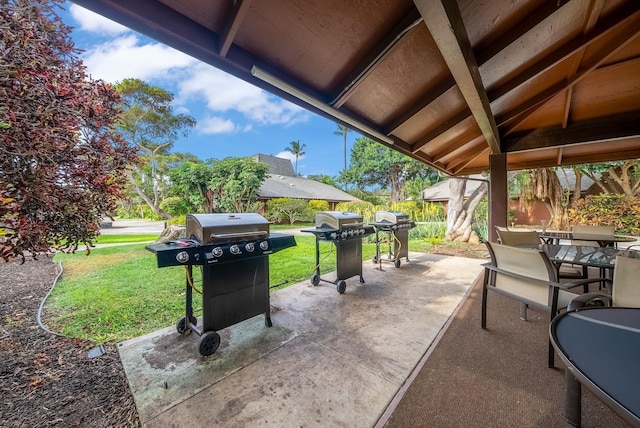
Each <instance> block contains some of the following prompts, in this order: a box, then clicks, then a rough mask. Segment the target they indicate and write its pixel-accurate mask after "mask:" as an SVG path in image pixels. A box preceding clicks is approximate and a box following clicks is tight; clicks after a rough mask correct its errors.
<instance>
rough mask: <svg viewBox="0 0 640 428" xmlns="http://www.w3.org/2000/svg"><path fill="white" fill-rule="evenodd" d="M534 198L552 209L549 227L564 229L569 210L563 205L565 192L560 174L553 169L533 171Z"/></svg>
mask: <svg viewBox="0 0 640 428" xmlns="http://www.w3.org/2000/svg"><path fill="white" fill-rule="evenodd" d="M531 186H532V188H533V196H534V197H535V198H537V199H539V200H540V201H543V202H544V203H546V204H547V205H548V206H549V207H550V210H549V211H550V212H551V221H550V222H549V227H551V228H554V229H563V228H564V226H565V223H566V217H567V216H566V214H567V209H566V207H565V204H563V203H562V202H563V196H564V191H563V190H562V186H561V185H560V180H559V179H558V174H556V172H555V171H554V170H553V169H551V168H537V169H534V170H532V171H531Z"/></svg>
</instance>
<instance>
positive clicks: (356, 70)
mask: <svg viewBox="0 0 640 428" xmlns="http://www.w3.org/2000/svg"><path fill="white" fill-rule="evenodd" d="M421 22H422V17H421V16H420V14H419V13H418V11H417V10H416V9H411V12H410V13H408V14H407V15H406V16H405V17H404V18H403V19H402V21H400V22H399V23H398V25H396V26H395V27H394V29H393V30H392V31H391V32H389V34H387V35H385V37H384V38H383V39H382V40H380V42H379V43H378V44H377V46H376V47H375V48H374V49H372V50H371V51H370V52H369V53H368V54H367V56H366V58H364V59H363V60H362V61H361V62H360V63H359V64H357V65H356V66H355V67H353V72H352V73H351V75H350V76H349V77H348V78H347V79H345V83H343V84H342V85H341V86H342V88H343V89H342V91H341V92H340V94H338V96H337V97H336V98H335V99H334V100H333V101H331V102H330V103H329V104H330V105H332V106H333V107H335V108H340V107H342V106H343V105H344V103H346V102H347V100H348V99H349V97H350V96H351V95H352V94H353V92H354V91H355V89H356V88H357V87H358V86H359V85H360V83H362V81H363V80H364V79H365V78H366V77H367V76H368V75H369V74H370V73H371V71H372V70H373V69H374V67H375V65H376V64H378V63H379V62H380V61H382V60H383V59H384V58H386V57H387V56H389V55H390V54H391V53H392V52H393V51H394V49H395V48H396V46H397V45H398V42H399V41H400V40H402V38H403V37H405V36H406V35H407V34H408V33H409V32H410V31H411V30H413V29H414V28H415V27H416V26H418V24H420V23H421Z"/></svg>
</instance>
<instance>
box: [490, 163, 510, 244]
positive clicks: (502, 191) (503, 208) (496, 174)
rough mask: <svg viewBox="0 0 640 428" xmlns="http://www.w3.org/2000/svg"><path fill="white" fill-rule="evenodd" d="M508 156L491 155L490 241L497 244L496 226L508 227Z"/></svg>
mask: <svg viewBox="0 0 640 428" xmlns="http://www.w3.org/2000/svg"><path fill="white" fill-rule="evenodd" d="M508 207H509V196H508V192H507V155H506V154H505V153H494V154H490V155H489V241H491V242H497V240H498V234H497V233H496V226H503V227H504V226H506V225H507V208H508Z"/></svg>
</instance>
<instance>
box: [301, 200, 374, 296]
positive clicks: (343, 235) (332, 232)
mask: <svg viewBox="0 0 640 428" xmlns="http://www.w3.org/2000/svg"><path fill="white" fill-rule="evenodd" d="M302 231H303V232H308V233H313V234H314V235H315V237H316V267H315V273H314V274H313V276H312V277H311V283H312V284H313V285H314V286H315V285H318V284H319V283H320V281H325V282H331V283H333V284H336V288H337V290H338V293H340V294H343V293H344V292H345V290H346V288H347V283H346V282H345V279H348V278H351V277H352V276H356V275H359V276H360V282H361V283H364V278H363V276H362V238H364V237H365V236H367V235H371V234H372V233H373V227H371V226H365V225H364V223H363V219H362V216H361V215H359V214H356V213H352V212H343V211H321V212H318V213H317V214H316V228H315V229H303V230H302ZM320 241H328V242H331V243H333V244H334V245H335V247H336V280H335V281H326V280H324V279H322V277H321V276H320Z"/></svg>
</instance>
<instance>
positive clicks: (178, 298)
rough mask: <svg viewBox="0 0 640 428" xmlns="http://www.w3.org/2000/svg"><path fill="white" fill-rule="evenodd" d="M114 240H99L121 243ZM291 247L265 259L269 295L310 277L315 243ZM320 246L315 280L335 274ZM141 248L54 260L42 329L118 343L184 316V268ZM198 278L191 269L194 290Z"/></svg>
mask: <svg viewBox="0 0 640 428" xmlns="http://www.w3.org/2000/svg"><path fill="white" fill-rule="evenodd" d="M116 236H117V235H104V236H101V237H100V238H109V239H110V240H112V241H111V242H124V241H117V239H124V240H125V241H126V239H127V238H126V237H122V238H116ZM128 236H136V235H128ZM155 238H156V237H154V238H153V239H155ZM136 239H138V238H136ZM140 239H141V238H140ZM145 240H146V239H145ZM100 243H107V242H104V241H100ZM296 243H297V246H296V247H293V248H289V249H286V250H283V251H280V252H278V253H276V254H273V255H271V256H269V270H270V284H271V286H272V287H274V288H275V289H277V288H282V287H286V286H288V285H292V284H296V283H298V282H301V281H305V280H309V278H310V277H311V275H312V274H313V273H314V269H315V238H314V237H313V236H312V235H309V236H296ZM320 244H321V246H320V250H321V254H320V267H321V274H325V273H328V272H331V271H333V270H335V254H334V252H335V247H334V246H333V244H331V243H329V242H321V243H320ZM144 246H145V244H132V245H120V246H112V247H103V248H95V249H92V250H91V254H90V255H89V256H87V255H86V254H85V252H84V251H78V252H77V253H76V254H61V253H59V254H57V255H56V256H55V258H54V261H56V262H62V266H63V269H64V273H63V275H62V276H61V278H60V280H59V282H58V284H57V285H56V287H55V288H54V291H53V292H52V294H51V296H50V297H49V299H48V300H47V304H46V306H45V312H44V320H45V324H47V325H48V327H49V328H51V329H53V330H55V331H59V332H62V333H64V334H66V335H69V336H73V337H81V338H85V339H89V340H92V341H94V342H119V341H122V340H126V339H130V338H133V337H136V336H140V335H142V334H145V333H149V332H151V331H154V330H157V329H159V328H163V327H167V326H170V325H175V323H176V321H177V320H178V319H180V317H182V316H184V310H185V309H184V308H185V268H183V267H179V266H176V267H167V268H161V269H159V268H158V267H157V264H156V257H155V255H154V254H153V253H151V252H149V251H147V250H145V248H144ZM362 252H363V259H365V260H366V259H371V258H372V257H373V256H374V255H375V244H373V243H363V249H362ZM198 273H199V270H198V269H194V277H195V278H194V279H195V284H194V285H195V287H196V288H197V289H199V288H200V284H199V283H198V280H199V279H200V278H199V275H198ZM280 284H281V285H280ZM193 303H194V312H195V314H196V315H201V313H202V307H201V306H202V305H201V298H200V297H199V295H198V294H196V293H194V299H193Z"/></svg>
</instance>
